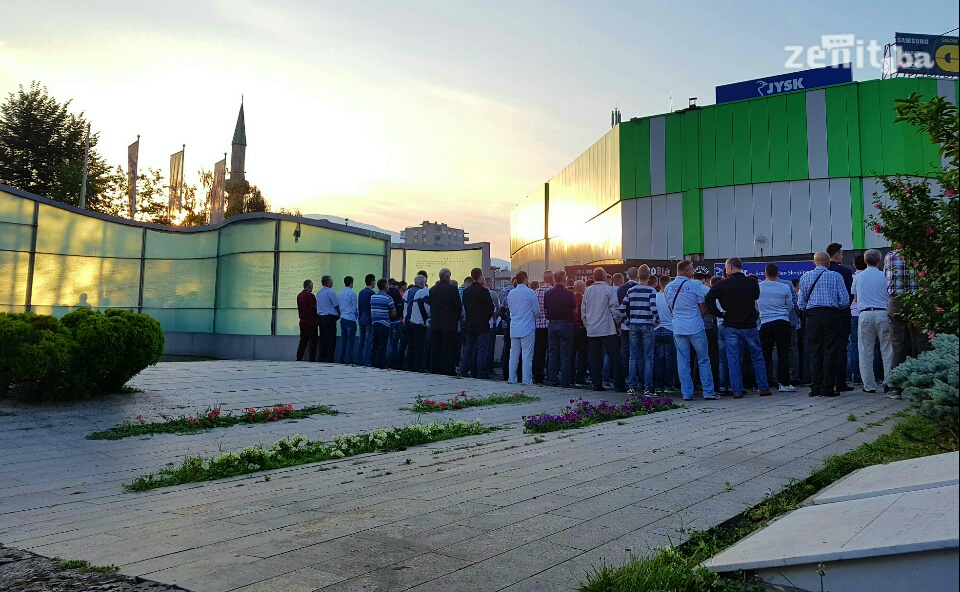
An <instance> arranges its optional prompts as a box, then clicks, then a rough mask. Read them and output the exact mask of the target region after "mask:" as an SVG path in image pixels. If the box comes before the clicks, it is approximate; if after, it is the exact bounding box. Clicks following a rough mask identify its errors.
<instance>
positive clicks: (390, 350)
mask: <svg viewBox="0 0 960 592" xmlns="http://www.w3.org/2000/svg"><path fill="white" fill-rule="evenodd" d="M402 328H403V323H402V322H400V321H391V322H390V339H389V340H388V341H387V359H386V363H387V366H386V367H387V368H400V367H401V364H402V361H401V359H400V330H401V329H402Z"/></svg>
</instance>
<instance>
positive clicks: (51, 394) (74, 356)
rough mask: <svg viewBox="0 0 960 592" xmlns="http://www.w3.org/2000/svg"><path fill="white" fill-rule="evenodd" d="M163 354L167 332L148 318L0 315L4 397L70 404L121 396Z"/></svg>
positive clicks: (84, 313)
mask: <svg viewBox="0 0 960 592" xmlns="http://www.w3.org/2000/svg"><path fill="white" fill-rule="evenodd" d="M161 354H163V330H162V329H161V328H160V324H159V323H158V322H157V321H155V320H154V319H152V318H150V317H149V316H148V315H143V314H137V313H134V312H131V311H121V310H109V311H107V312H106V313H101V312H97V311H94V310H91V309H86V308H84V309H79V310H77V311H75V312H72V313H70V314H68V315H66V316H64V317H63V318H62V319H61V320H57V319H56V318H54V317H51V316H46V315H37V314H34V313H22V314H21V313H0V396H4V395H8V394H13V395H15V396H19V397H22V398H26V399H38V398H72V397H83V396H90V395H98V394H104V393H111V392H117V391H118V390H119V389H120V387H122V386H123V385H124V384H125V383H126V382H127V381H128V380H130V379H131V378H132V377H134V376H136V374H137V373H139V372H140V371H141V370H143V369H144V368H146V367H147V366H149V365H151V364H155V363H157V362H158V361H159V360H160V356H161Z"/></svg>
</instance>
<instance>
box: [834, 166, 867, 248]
mask: <svg viewBox="0 0 960 592" xmlns="http://www.w3.org/2000/svg"><path fill="white" fill-rule="evenodd" d="M867 215H869V214H867ZM830 230H831V236H830V242H834V243H840V244H841V245H843V246H844V248H845V249H852V248H853V213H852V211H851V205H850V179H849V178H846V177H845V178H842V179H830Z"/></svg>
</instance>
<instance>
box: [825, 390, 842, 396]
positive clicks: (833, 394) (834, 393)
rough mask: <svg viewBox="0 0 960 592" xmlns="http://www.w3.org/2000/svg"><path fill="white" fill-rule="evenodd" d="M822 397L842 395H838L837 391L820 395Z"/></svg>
mask: <svg viewBox="0 0 960 592" xmlns="http://www.w3.org/2000/svg"><path fill="white" fill-rule="evenodd" d="M820 396H821V397H839V396H840V393H838V392H837V391H827V392H824V393H820Z"/></svg>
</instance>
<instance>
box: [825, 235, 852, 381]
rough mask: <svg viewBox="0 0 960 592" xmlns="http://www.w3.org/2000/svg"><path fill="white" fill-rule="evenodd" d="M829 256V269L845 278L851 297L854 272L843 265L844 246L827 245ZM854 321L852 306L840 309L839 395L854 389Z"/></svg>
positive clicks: (836, 374) (837, 373) (837, 366)
mask: <svg viewBox="0 0 960 592" xmlns="http://www.w3.org/2000/svg"><path fill="white" fill-rule="evenodd" d="M827 255H830V267H829V268H828V269H829V270H830V271H835V272H837V273H839V274H840V275H841V276H843V283H844V285H846V286H847V295H848V296H849V295H850V294H851V290H852V288H853V270H852V269H850V268H849V267H847V266H846V265H842V263H843V245H841V244H840V243H830V244H829V245H827ZM851 300H852V299H851ZM852 319H853V314H852V313H851V312H850V306H847V307H846V308H842V309H840V330H839V331H837V332H836V335H835V336H834V339H835V340H836V343H835V344H834V347H835V348H836V352H837V353H836V356H835V358H834V368H833V372H834V374H835V379H836V388H837V392H838V393H846V392H850V391H852V390H853V388H852V387H851V386H850V385H848V384H847V346H848V345H849V344H850V331H851V330H852V324H851V323H852Z"/></svg>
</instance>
